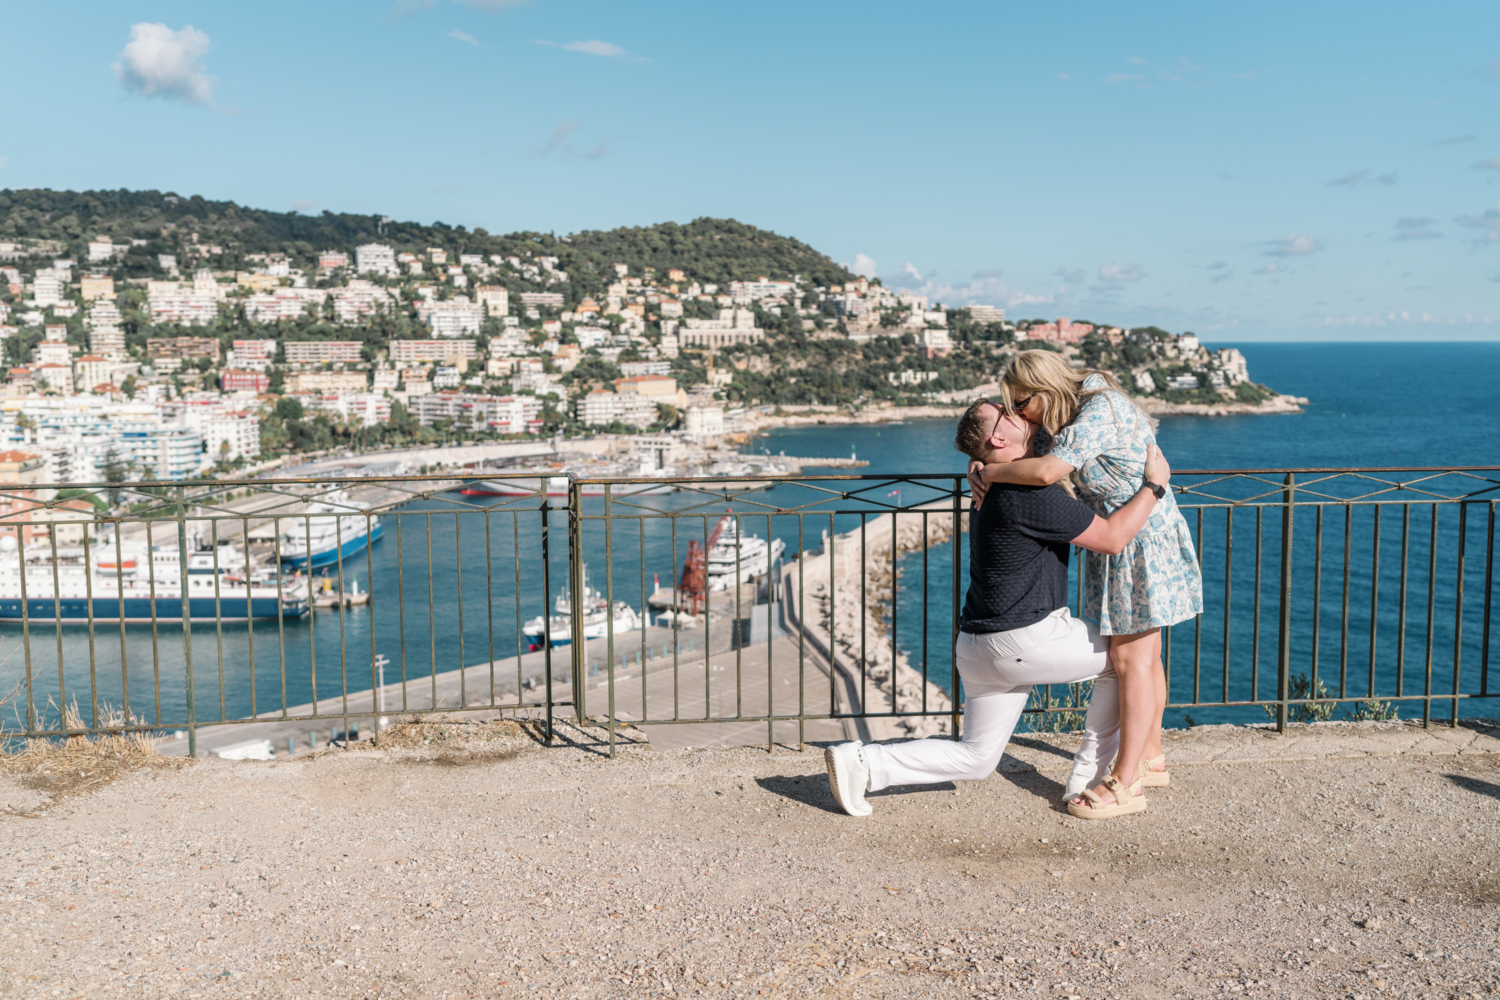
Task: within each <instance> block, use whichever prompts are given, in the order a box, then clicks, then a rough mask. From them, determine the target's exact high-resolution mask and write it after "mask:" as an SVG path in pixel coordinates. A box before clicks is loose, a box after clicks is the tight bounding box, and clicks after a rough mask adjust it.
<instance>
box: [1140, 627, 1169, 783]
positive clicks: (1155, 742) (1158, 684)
mask: <svg viewBox="0 0 1500 1000" xmlns="http://www.w3.org/2000/svg"><path fill="white" fill-rule="evenodd" d="M1151 675H1152V677H1151V679H1152V682H1153V686H1154V687H1155V688H1156V716H1155V721H1154V722H1153V723H1152V724H1151V733H1150V735H1149V736H1147V737H1146V748H1145V750H1143V751H1142V756H1144V757H1145V759H1146V760H1151V759H1153V758H1155V757H1159V756H1161V752H1162V746H1161V719H1162V716H1163V715H1165V714H1166V711H1167V671H1166V669H1165V668H1164V667H1163V666H1162V662H1161V631H1160V630H1157V632H1156V653H1155V654H1154V655H1153V656H1152V670H1151Z"/></svg>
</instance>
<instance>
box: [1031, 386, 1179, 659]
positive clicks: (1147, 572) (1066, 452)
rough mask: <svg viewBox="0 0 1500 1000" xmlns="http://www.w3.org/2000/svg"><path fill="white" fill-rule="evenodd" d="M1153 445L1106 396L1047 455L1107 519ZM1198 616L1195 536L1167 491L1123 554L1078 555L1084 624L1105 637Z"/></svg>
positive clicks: (1141, 426) (1122, 401)
mask: <svg viewBox="0 0 1500 1000" xmlns="http://www.w3.org/2000/svg"><path fill="white" fill-rule="evenodd" d="M1104 386H1105V382H1104V379H1103V378H1101V377H1100V376H1098V375H1090V376H1089V377H1088V379H1087V381H1085V382H1084V383H1083V388H1084V389H1085V390H1092V389H1103V388H1104ZM1155 443H1156V435H1155V434H1153V433H1152V431H1151V424H1150V423H1149V421H1148V420H1147V419H1146V417H1145V415H1143V414H1142V413H1141V412H1140V410H1138V409H1136V408H1135V407H1134V406H1133V405H1131V403H1130V400H1129V399H1127V398H1126V397H1125V396H1124V395H1122V394H1120V393H1118V392H1115V391H1114V390H1109V391H1106V392H1100V393H1097V394H1096V395H1094V396H1092V397H1090V398H1089V399H1088V400H1087V401H1086V402H1085V403H1084V404H1083V405H1082V406H1081V407H1079V410H1078V416H1077V417H1076V418H1075V419H1074V420H1073V422H1072V423H1071V424H1069V425H1068V426H1066V427H1064V428H1063V429H1062V430H1060V431H1058V433H1057V436H1056V437H1054V438H1053V439H1052V445H1051V448H1050V451H1049V453H1050V454H1051V455H1053V456H1055V457H1057V458H1060V459H1062V460H1063V461H1064V462H1067V463H1068V464H1069V465H1071V466H1072V467H1073V468H1075V469H1077V470H1078V475H1077V477H1075V480H1074V481H1075V482H1076V483H1077V486H1078V498H1079V499H1080V500H1082V501H1083V502H1084V503H1086V504H1088V505H1089V506H1090V507H1091V508H1093V510H1094V512H1095V513H1097V514H1099V515H1100V516H1101V517H1107V516H1109V515H1110V514H1112V513H1113V512H1115V511H1116V510H1118V509H1120V508H1121V507H1123V506H1124V505H1125V504H1126V503H1128V502H1129V501H1130V499H1131V497H1133V496H1135V495H1136V493H1138V492H1139V491H1140V488H1141V481H1142V480H1143V479H1144V478H1145V470H1146V446H1147V445H1149V444H1155ZM1202 611H1203V575H1202V573H1201V572H1199V569H1198V558H1197V555H1196V553H1195V552H1194V550H1193V536H1192V534H1191V533H1189V531H1188V526H1187V521H1185V520H1183V517H1182V512H1181V511H1180V510H1179V509H1178V508H1177V499H1176V497H1174V496H1173V495H1172V492H1171V491H1170V490H1168V491H1167V495H1166V496H1165V497H1164V498H1163V499H1161V500H1158V501H1157V502H1156V508H1155V509H1154V510H1153V511H1152V512H1151V517H1150V518H1149V519H1148V520H1147V521H1146V526H1145V527H1144V528H1142V529H1141V531H1140V534H1138V535H1136V536H1135V538H1133V539H1131V540H1130V541H1129V542H1127V543H1126V545H1125V551H1124V552H1121V553H1120V554H1119V555H1117V556H1110V555H1104V554H1102V553H1098V552H1087V553H1085V555H1084V562H1083V617H1084V618H1087V619H1089V620H1090V621H1096V622H1098V623H1099V631H1100V633H1102V634H1103V635H1133V634H1135V633H1137V632H1145V631H1146V630H1147V629H1150V628H1152V627H1156V626H1163V625H1175V624H1177V623H1178V622H1182V621H1187V620H1188V619H1189V618H1192V617H1193V616H1194V615H1197V614H1199V613H1200V612H1202Z"/></svg>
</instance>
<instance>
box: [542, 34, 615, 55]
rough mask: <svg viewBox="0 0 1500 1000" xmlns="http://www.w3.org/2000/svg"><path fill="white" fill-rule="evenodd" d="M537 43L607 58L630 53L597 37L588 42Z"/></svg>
mask: <svg viewBox="0 0 1500 1000" xmlns="http://www.w3.org/2000/svg"><path fill="white" fill-rule="evenodd" d="M537 44H538V45H546V46H549V47H550V48H554V49H567V50H568V51H569V52H582V53H585V54H587V55H591V56H604V57H606V58H608V57H611V56H623V55H629V53H628V52H626V51H625V50H624V49H622V48H620V47H619V46H618V45H613V44H611V43H609V42H601V41H599V39H597V38H595V39H593V40H592V41H587V42H561V43H559V42H537Z"/></svg>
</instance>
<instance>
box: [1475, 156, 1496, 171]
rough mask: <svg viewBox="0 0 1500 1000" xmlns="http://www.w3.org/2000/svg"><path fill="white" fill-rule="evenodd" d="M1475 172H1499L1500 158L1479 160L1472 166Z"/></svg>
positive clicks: (1493, 157)
mask: <svg viewBox="0 0 1500 1000" xmlns="http://www.w3.org/2000/svg"><path fill="white" fill-rule="evenodd" d="M1474 169H1475V170H1500V156H1492V157H1490V158H1489V159H1488V160H1480V161H1479V162H1478V163H1476V164H1474Z"/></svg>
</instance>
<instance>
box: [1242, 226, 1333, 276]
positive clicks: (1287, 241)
mask: <svg viewBox="0 0 1500 1000" xmlns="http://www.w3.org/2000/svg"><path fill="white" fill-rule="evenodd" d="M1321 249H1323V244H1321V243H1319V242H1318V241H1317V239H1316V238H1315V237H1312V236H1309V235H1307V234H1306V233H1293V234H1292V235H1290V236H1283V237H1282V238H1281V239H1279V240H1275V241H1273V242H1272V243H1271V248H1270V249H1269V250H1267V251H1266V253H1268V254H1270V255H1271V256H1272V257H1300V256H1303V255H1306V254H1310V253H1317V252H1318V251H1319V250H1321ZM1257 273H1270V272H1257Z"/></svg>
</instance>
